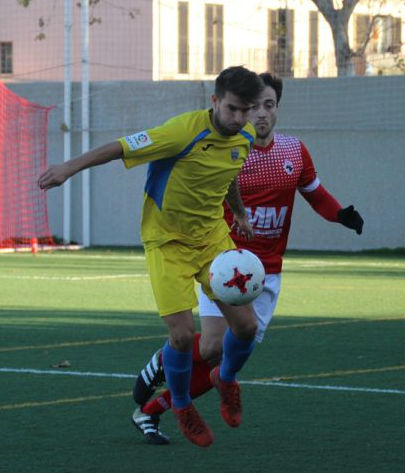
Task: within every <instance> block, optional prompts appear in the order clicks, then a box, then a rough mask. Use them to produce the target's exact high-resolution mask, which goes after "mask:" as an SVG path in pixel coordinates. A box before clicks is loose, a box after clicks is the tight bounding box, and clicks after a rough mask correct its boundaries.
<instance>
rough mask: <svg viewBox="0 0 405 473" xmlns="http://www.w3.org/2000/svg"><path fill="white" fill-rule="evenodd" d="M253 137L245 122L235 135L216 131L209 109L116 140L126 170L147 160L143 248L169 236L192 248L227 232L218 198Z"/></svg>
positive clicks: (154, 244) (142, 231) (185, 114)
mask: <svg viewBox="0 0 405 473" xmlns="http://www.w3.org/2000/svg"><path fill="white" fill-rule="evenodd" d="M254 138H255V131H254V128H253V126H252V125H251V124H250V123H248V124H247V125H246V126H245V127H244V128H243V129H241V130H240V132H239V133H237V134H236V135H233V136H223V135H220V134H219V133H218V132H217V131H216V130H215V128H214V127H213V125H212V124H211V120H210V117H209V110H197V111H193V112H188V113H184V114H182V115H178V116H176V117H174V118H171V119H170V120H168V121H167V122H166V123H164V124H163V125H161V126H158V127H156V128H151V129H149V130H145V131H142V132H139V133H135V134H133V135H130V136H126V137H122V138H119V142H120V143H121V145H122V147H123V150H124V158H123V160H124V164H125V166H126V167H127V168H131V167H133V166H137V165H139V164H144V163H147V162H149V169H148V176H147V181H146V185H145V198H144V205H143V213H142V224H141V236H142V240H143V242H144V244H145V246H146V247H147V248H153V247H157V246H161V245H163V244H164V243H166V242H168V241H171V240H178V241H180V242H183V243H184V244H188V245H193V246H198V245H199V244H205V242H206V240H207V238H208V237H209V236H210V235H211V234H212V235H214V234H215V235H216V237H221V236H223V235H226V234H227V233H228V232H229V228H228V226H227V225H226V223H225V221H224V220H223V207H222V202H223V200H224V198H225V196H226V194H227V191H228V187H229V185H230V183H231V182H232V180H233V179H234V178H235V176H236V175H237V173H238V172H239V170H240V168H241V167H242V165H243V163H244V162H245V160H246V158H247V156H248V154H249V151H250V147H251V146H253V142H254Z"/></svg>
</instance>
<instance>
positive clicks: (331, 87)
mask: <svg viewBox="0 0 405 473" xmlns="http://www.w3.org/2000/svg"><path fill="white" fill-rule="evenodd" d="M284 85H285V87H284V93H283V94H284V95H283V98H282V102H281V107H280V112H279V124H278V129H279V131H282V132H285V133H287V134H294V135H296V136H298V137H299V138H300V139H302V140H303V141H304V142H305V144H306V145H307V147H308V149H309V150H310V152H311V154H312V156H313V159H314V162H315V165H316V168H317V170H318V175H319V177H320V178H321V180H322V182H323V184H324V185H325V186H326V187H327V189H329V190H330V191H331V192H332V193H333V194H334V195H335V197H336V198H337V199H338V200H339V201H340V202H341V204H342V205H343V206H347V205H350V204H352V203H353V204H355V206H356V207H357V208H358V209H359V211H360V212H361V214H362V215H363V217H364V220H365V226H364V233H363V235H362V236H361V237H359V236H357V235H356V234H355V233H354V232H352V231H349V230H346V229H345V228H343V227H341V226H340V225H334V224H330V223H328V222H325V221H323V220H322V219H321V218H320V217H318V215H317V214H315V213H314V212H313V211H312V209H311V208H310V207H309V206H308V205H307V203H306V202H305V201H304V200H303V199H302V198H301V197H300V196H299V195H297V199H296V208H295V211H294V221H293V225H292V231H291V237H290V242H289V247H290V248H296V249H331V250H361V249H372V248H381V247H387V248H396V247H403V246H404V236H405V224H404V216H405V212H404V210H405V192H404V187H405V184H404V183H405V179H404V178H405V162H404V149H405V143H404V107H403V104H404V98H405V94H404V81H403V78H402V77H396V76H392V77H353V78H341V79H306V80H297V79H295V80H286V81H285V82H284ZM9 87H10V88H11V89H12V90H13V91H14V92H16V93H18V94H19V95H21V96H23V97H25V98H27V99H28V100H32V101H34V102H38V103H40V104H42V105H53V104H56V105H57V107H56V109H54V110H53V111H52V112H51V114H50V125H49V149H48V154H49V159H48V161H49V163H59V162H62V161H63V136H62V132H61V131H60V126H61V124H62V121H63V108H62V105H63V84H62V83H32V84H9ZM212 87H213V83H212V82H199V81H194V82H122V83H114V82H111V83H96V84H92V87H91V94H92V105H91V146H92V147H95V146H98V145H101V144H103V143H105V142H107V141H110V140H112V139H114V138H116V137H119V136H123V135H125V134H128V133H131V132H134V131H136V130H142V129H144V128H147V127H152V126H154V125H157V124H159V123H162V122H163V121H164V120H166V119H167V118H169V117H170V116H172V115H175V114H178V113H181V112H183V111H187V110H192V109H196V108H205V107H207V106H208V105H209V96H210V93H211V92H212ZM79 94H80V87H79V85H78V84H75V87H74V93H73V148H72V152H73V155H77V154H79V153H80V133H79V131H80V97H79ZM146 169H147V168H146V166H143V167H141V168H136V169H132V170H129V171H126V170H125V169H124V166H123V165H122V164H121V162H114V163H111V164H108V165H105V166H102V167H99V168H94V169H92V170H91V172H90V176H91V212H92V221H91V242H92V244H93V245H139V244H140V239H139V221H140V215H141V207H142V200H143V186H144V182H145V174H146ZM62 197H63V194H62V189H54V190H51V191H49V192H48V202H49V215H50V225H51V230H52V232H53V233H54V234H56V235H59V236H62V233H63V228H62V207H63V205H62V204H63V202H62ZM80 199H81V178H80V176H75V177H74V178H73V184H72V219H73V220H72V237H73V239H74V240H76V241H78V242H80V241H81V201H80Z"/></svg>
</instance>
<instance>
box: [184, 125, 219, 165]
mask: <svg viewBox="0 0 405 473" xmlns="http://www.w3.org/2000/svg"><path fill="white" fill-rule="evenodd" d="M210 133H211V130H210V129H209V128H206V129H205V130H203V131H202V132H201V133H199V134H198V135H197V136H196V137H195V138H194V139H193V141H191V143H190V144H188V145H187V146H186V147H185V148H184V149H183V151H180V153H179V154H178V155H177V157H178V158H183V157H184V156H186V155H187V154H188V153H189V152H190V151H191V150H192V149H193V148H194V146H195V144H196V143H198V142H199V141H201V140H203V139H204V138H205V137H206V136H207V135H209V134H210Z"/></svg>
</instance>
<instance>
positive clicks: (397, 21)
mask: <svg viewBox="0 0 405 473" xmlns="http://www.w3.org/2000/svg"><path fill="white" fill-rule="evenodd" d="M355 19H356V22H355V25H356V34H355V38H356V47H357V48H361V47H362V46H363V45H364V42H365V41H366V40H367V38H368V37H369V36H370V38H369V41H368V44H367V48H366V54H384V53H394V54H395V53H398V52H399V51H400V48H401V26H402V25H401V18H395V17H393V16H380V17H378V18H377V19H376V20H375V21H374V23H373V27H372V28H371V30H370V26H371V23H372V21H373V18H372V16H370V15H356V18H355Z"/></svg>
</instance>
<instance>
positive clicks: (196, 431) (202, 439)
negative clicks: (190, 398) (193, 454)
mask: <svg viewBox="0 0 405 473" xmlns="http://www.w3.org/2000/svg"><path fill="white" fill-rule="evenodd" d="M172 410H173V413H174V415H175V416H176V417H177V424H178V426H179V429H180V430H181V432H182V433H183V435H184V436H185V437H186V438H187V439H188V440H190V442H191V443H194V444H195V445H198V446H199V447H209V446H210V445H211V444H212V442H213V441H214V434H213V433H212V431H211V429H210V428H209V426H208V424H206V422H205V421H204V420H203V419H202V418H201V417H200V414H199V413H198V412H197V410H196V408H195V407H194V405H193V404H192V403H190V405H188V406H186V407H183V408H181V409H176V408H175V407H172Z"/></svg>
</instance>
